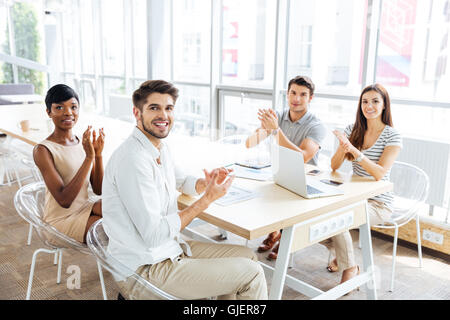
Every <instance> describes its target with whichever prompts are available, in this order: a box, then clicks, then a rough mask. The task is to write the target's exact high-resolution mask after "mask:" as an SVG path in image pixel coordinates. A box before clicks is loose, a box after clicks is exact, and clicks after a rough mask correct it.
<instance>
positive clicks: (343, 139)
mask: <svg viewBox="0 0 450 320" xmlns="http://www.w3.org/2000/svg"><path fill="white" fill-rule="evenodd" d="M333 133H334V135H335V136H336V137H337V138H338V140H339V147H340V148H342V150H344V152H345V153H350V154H352V155H353V157H355V158H358V156H359V154H360V153H361V151H359V150H358V149H356V148H355V147H354V146H353V145H352V144H351V142H350V141H349V140H348V138H347V136H346V135H345V134H344V133H343V132H341V131H339V130H334V131H333Z"/></svg>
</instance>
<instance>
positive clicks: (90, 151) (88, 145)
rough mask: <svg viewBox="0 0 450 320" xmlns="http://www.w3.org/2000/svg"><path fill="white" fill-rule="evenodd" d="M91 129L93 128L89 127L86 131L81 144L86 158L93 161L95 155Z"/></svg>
mask: <svg viewBox="0 0 450 320" xmlns="http://www.w3.org/2000/svg"><path fill="white" fill-rule="evenodd" d="M91 129H92V126H88V128H87V129H86V131H84V133H83V140H82V141H81V143H82V144H83V149H84V152H85V153H86V158H89V159H93V158H94V155H95V150H94V145H93V144H92V141H91Z"/></svg>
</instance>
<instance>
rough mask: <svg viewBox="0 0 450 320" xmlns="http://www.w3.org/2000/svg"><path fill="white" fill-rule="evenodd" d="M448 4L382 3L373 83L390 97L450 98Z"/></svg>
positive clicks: (412, 0) (436, 0)
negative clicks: (387, 91) (377, 83)
mask: <svg viewBox="0 0 450 320" xmlns="http://www.w3.org/2000/svg"><path fill="white" fill-rule="evenodd" d="M449 31H450V1H448V0H434V1H428V0H404V1H383V3H382V11H381V21H380V35H379V41H378V54H377V66H376V81H377V82H380V83H382V84H383V85H385V86H386V87H387V89H388V90H389V92H390V94H391V96H393V97H396V98H401V99H411V100H416V99H417V100H421V101H426V100H428V101H442V102H448V101H449V99H450V90H448V88H449V85H450V70H449V66H448V62H447V60H448V56H449V54H450V45H449Z"/></svg>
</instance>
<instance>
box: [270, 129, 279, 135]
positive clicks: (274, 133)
mask: <svg viewBox="0 0 450 320" xmlns="http://www.w3.org/2000/svg"><path fill="white" fill-rule="evenodd" d="M278 130H280V128H276V129H275V130H273V131H272V135H273V136H276V135H277V133H278Z"/></svg>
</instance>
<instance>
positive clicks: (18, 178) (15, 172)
mask: <svg viewBox="0 0 450 320" xmlns="http://www.w3.org/2000/svg"><path fill="white" fill-rule="evenodd" d="M13 170H14V174H15V175H16V180H17V184H18V185H19V188H22V182H21V180H20V176H19V174H18V173H17V169H16V167H13Z"/></svg>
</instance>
